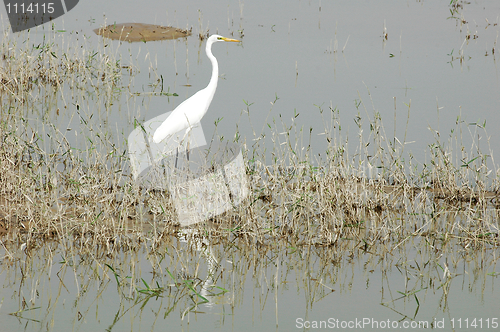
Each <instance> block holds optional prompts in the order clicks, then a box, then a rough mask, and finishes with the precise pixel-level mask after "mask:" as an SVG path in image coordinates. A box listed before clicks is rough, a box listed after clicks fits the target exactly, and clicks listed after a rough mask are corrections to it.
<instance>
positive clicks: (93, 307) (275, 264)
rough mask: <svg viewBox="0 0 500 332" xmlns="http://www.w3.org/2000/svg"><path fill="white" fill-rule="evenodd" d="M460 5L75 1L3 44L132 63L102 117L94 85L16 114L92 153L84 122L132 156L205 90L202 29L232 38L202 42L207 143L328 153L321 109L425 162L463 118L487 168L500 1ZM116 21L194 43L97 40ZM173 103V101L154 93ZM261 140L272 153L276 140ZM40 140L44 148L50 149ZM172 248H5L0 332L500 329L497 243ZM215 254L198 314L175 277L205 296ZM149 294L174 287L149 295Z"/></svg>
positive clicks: (496, 140) (496, 142) (494, 137)
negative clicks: (212, 80)
mask: <svg viewBox="0 0 500 332" xmlns="http://www.w3.org/2000/svg"><path fill="white" fill-rule="evenodd" d="M456 4H457V6H453V5H451V4H450V3H449V1H441V2H439V3H438V2H433V1H415V0H408V1H389V0H387V1H386V0H384V1H363V2H353V1H349V2H343V3H339V2H333V1H298V0H293V1H271V2H269V1H227V2H221V3H214V2H206V1H188V2H185V1H184V2H180V3H168V4H167V3H165V1H156V0H155V1H148V2H147V5H140V6H138V5H137V2H136V1H119V2H118V1H107V2H98V1H81V2H80V3H79V4H78V6H77V7H75V9H73V10H72V11H70V12H69V13H68V14H66V15H64V16H62V17H61V18H58V19H57V20H55V21H54V22H53V23H54V27H55V30H56V32H53V31H50V30H51V28H52V26H51V23H49V24H45V25H44V26H42V27H38V28H37V29H33V30H32V31H30V32H29V33H27V32H22V33H19V34H17V35H15V34H11V35H10V38H12V39H17V40H18V43H19V44H22V43H23V42H24V41H27V43H28V44H30V43H33V44H36V43H38V42H40V41H41V40H43V38H44V36H46V38H47V39H48V40H51V41H53V42H54V43H56V44H60V45H65V46H63V47H64V48H68V50H70V49H78V47H88V50H89V52H90V50H96V49H103V48H104V47H106V48H107V49H108V50H109V49H111V50H112V52H111V53H112V54H114V56H115V58H116V60H119V62H120V64H121V65H122V66H130V67H127V68H124V69H123V71H122V75H123V78H122V80H123V82H124V87H122V88H121V89H120V92H119V93H118V92H113V93H114V94H116V96H114V97H113V98H112V100H113V102H112V105H110V104H106V105H105V100H106V102H107V101H109V100H107V99H106V98H105V97H106V96H97V95H93V94H92V92H91V91H90V92H88V95H86V96H85V97H84V98H82V97H81V96H78V95H75V94H71V92H70V91H69V90H68V95H66V96H65V97H62V96H60V95H58V96H56V97H54V100H48V101H47V102H46V105H48V106H44V105H41V106H40V107H36V106H35V107H34V108H33V109H32V110H31V111H30V113H28V114H27V117H28V118H27V123H28V124H29V125H27V128H28V129H27V132H28V133H29V130H33V131H36V132H43V133H45V132H46V133H48V134H50V135H52V136H53V133H54V130H55V131H58V132H59V133H62V135H65V137H66V139H67V140H68V141H69V142H70V143H71V144H72V145H75V146H78V144H82V147H83V148H85V146H86V145H88V141H85V140H79V139H78V138H79V137H82V134H83V135H85V133H87V132H88V131H89V128H92V129H93V130H95V131H99V132H101V133H106V135H109V136H110V137H111V138H110V139H111V140H112V141H113V142H114V143H115V144H116V145H117V146H119V147H120V148H121V149H122V150H123V149H126V139H127V137H128V135H129V134H130V133H131V132H132V130H133V129H134V121H135V120H138V121H140V122H146V121H148V120H150V119H152V118H154V117H156V116H158V115H161V114H163V113H165V112H167V111H171V110H173V109H174V108H175V107H176V106H177V105H179V104H180V103H181V102H182V101H183V100H185V99H186V98H187V97H189V96H191V95H192V94H193V93H194V92H196V91H198V90H200V89H202V88H204V87H205V86H206V84H207V83H208V80H209V77H210V73H211V66H210V62H209V61H208V59H207V58H206V55H205V51H204V45H205V44H204V42H201V41H200V40H199V38H198V34H199V33H200V32H201V33H205V32H206V31H207V30H208V31H209V32H210V34H212V33H216V32H217V33H219V34H221V35H224V36H228V37H233V38H237V39H241V40H242V43H239V44H233V43H227V44H217V45H215V46H214V47H213V53H214V55H215V56H216V57H217V59H218V61H219V66H220V68H219V71H220V79H219V84H218V88H217V92H216V95H215V97H214V100H213V102H212V104H211V107H210V109H209V111H208V113H207V114H206V116H205V117H204V119H203V120H202V127H203V130H204V132H205V135H206V136H207V138H210V137H212V135H213V134H214V131H215V130H217V134H218V135H222V136H225V137H234V135H235V132H236V129H237V130H238V131H239V133H240V135H241V136H242V137H243V138H244V139H246V141H247V142H252V140H253V139H254V138H255V137H258V136H260V135H261V134H269V133H270V132H271V131H272V130H273V129H276V130H277V131H278V132H281V131H282V129H283V127H284V126H288V127H289V126H290V125H292V124H294V125H295V126H296V128H299V129H300V128H303V134H300V131H299V134H298V135H303V140H304V141H305V142H308V140H309V135H310V132H311V146H312V150H313V154H314V155H318V156H320V157H321V158H324V157H325V156H324V152H323V151H324V149H325V147H326V142H325V139H324V137H325V136H324V135H322V133H323V132H324V131H325V126H327V127H328V126H329V125H331V124H330V123H329V122H328V121H327V122H325V121H324V120H323V118H322V117H321V114H320V113H321V111H323V112H327V113H329V112H331V110H330V108H331V109H336V110H338V113H337V114H338V117H339V118H338V122H339V123H341V124H342V131H343V135H344V136H345V137H348V138H349V140H350V142H354V143H351V144H352V145H350V149H351V152H352V153H356V152H357V145H358V143H359V142H358V138H357V137H358V132H359V130H358V129H359V128H358V125H357V123H356V122H355V119H357V117H358V116H359V117H361V118H363V119H365V120H363V121H362V123H361V124H360V128H362V129H363V130H364V131H365V133H366V134H367V135H368V134H369V132H370V123H369V120H368V119H373V118H374V117H376V116H380V117H381V119H382V121H383V123H384V128H385V130H386V133H385V137H386V140H387V141H390V142H392V141H393V139H394V135H395V137H397V139H398V140H399V141H400V142H402V143H401V144H402V146H404V149H405V152H406V153H407V154H409V155H412V156H414V157H415V158H416V160H417V161H419V162H420V163H425V162H427V160H428V149H429V147H428V146H429V144H432V143H434V142H435V141H436V137H442V138H446V137H448V136H449V135H451V133H452V132H453V133H454V130H456V128H457V123H463V124H464V125H465V127H464V128H466V129H467V130H464V132H463V134H461V136H460V137H461V139H463V142H464V145H465V146H471V150H476V149H481V151H482V152H483V153H486V154H491V155H492V156H493V158H494V157H496V156H498V154H499V153H500V150H499V147H500V131H499V130H498V123H500V112H499V111H500V106H499V105H500V69H499V67H498V58H499V54H500V53H499V52H500V50H499V48H498V39H499V34H500V25H499V24H500V2H498V1H496V0H489V1H486V0H485V1H475V2H471V3H469V2H462V1H459V2H457V3H456ZM113 22H117V23H125V22H139V23H152V24H161V25H173V26H176V27H179V28H188V29H189V28H191V27H192V28H193V30H192V32H193V35H192V36H191V37H188V38H187V39H180V40H173V41H161V42H148V43H120V42H118V41H107V42H104V43H103V42H102V38H101V37H100V36H96V35H95V34H94V33H93V31H92V30H93V29H95V28H98V27H99V26H101V25H106V24H112V23H113ZM5 28H6V27H5ZM28 38H29V39H28ZM82 45H83V46H82ZM167 91H168V92H169V93H176V94H178V96H172V95H170V96H166V95H160V93H161V92H167ZM48 99H50V98H48ZM248 105H250V106H248ZM63 106H65V107H63ZM59 108H60V109H61V112H60V113H59ZM55 109H58V111H57V113H56V111H55ZM297 114H299V115H298V116H297ZM329 118H330V117H329V116H328V117H327V119H329ZM219 120H220V121H219ZM214 122H218V125H217V128H215V125H214ZM51 124H53V125H54V127H52V126H51ZM268 124H269V126H268ZM478 124H479V125H480V126H478ZM484 124H485V125H484ZM482 127H485V129H486V132H484V131H483V128H482ZM310 128H312V131H310ZM479 136H480V138H478V137H479ZM83 137H85V136H83ZM265 140H266V142H268V143H270V142H271V137H270V135H269V137H268V136H266V138H265ZM444 140H445V141H446V139H444ZM479 142H480V144H479ZM44 144H45V148H46V149H47V151H48V152H50V149H51V148H52V145H51V142H50V140H48V139H46V140H45V141H44ZM271 144H272V142H271ZM306 144H307V143H306ZM450 144H451V143H450ZM249 145H250V143H249ZM268 153H269V152H268ZM457 155H458V153H457ZM269 157H270V154H269ZM453 160H454V161H456V162H457V163H459V162H463V161H461V160H460V158H459V157H456V156H455V159H453ZM410 220H411V218H410ZM173 241H174V243H173V244H168V245H166V246H164V248H165V249H164V251H161V250H160V253H159V254H157V255H151V254H150V251H151V250H152V248H151V247H148V245H149V244H148V242H147V239H146V240H145V244H144V245H143V247H141V249H140V250H139V251H137V252H127V251H126V250H123V251H122V253H121V255H119V256H110V257H106V250H105V249H102V248H96V250H95V252H90V253H88V254H87V255H84V256H83V255H80V254H78V253H76V252H75V247H74V246H72V245H70V244H67V243H66V244H64V243H63V244H60V245H56V244H54V245H53V246H52V247H51V245H50V243H48V244H46V245H44V246H42V245H40V248H41V250H40V251H38V252H36V254H35V255H34V254H33V252H34V251H31V253H32V254H31V255H32V256H30V257H27V256H26V254H25V252H24V251H23V248H21V244H19V249H18V250H17V251H14V252H12V251H9V250H7V249H6V248H5V247H1V246H0V257H3V258H2V260H1V261H0V269H1V270H0V285H2V288H1V289H2V290H1V298H2V299H1V302H0V317H1V318H0V321H1V322H2V326H1V327H0V330H5V331H63V330H64V331H67V330H74V331H88V330H106V331H125V330H130V331H143V330H147V331H179V330H182V331H213V330H215V329H221V330H226V331H231V330H235V331H255V330H265V331H271V330H279V331H290V330H296V329H299V330H309V329H310V330H317V329H320V328H321V329H340V328H342V329H351V330H361V329H363V330H372V329H377V328H378V329H379V330H386V329H389V328H408V329H415V330H420V329H424V328H426V329H429V328H434V329H442V330H446V331H449V330H464V331H465V330H485V329H488V330H496V329H498V328H499V327H498V324H500V322H499V321H500V310H499V306H498V298H499V291H498V286H497V285H495V282H496V281H497V278H498V275H499V272H498V267H497V266H496V262H497V259H498V257H497V256H498V253H499V252H498V249H497V248H491V249H488V250H487V249H484V251H481V250H478V252H472V251H471V249H470V247H469V246H465V245H464V250H463V251H461V252H456V251H455V250H454V248H451V247H449V248H437V247H434V246H431V247H432V248H433V249H435V252H432V250H431V249H429V248H427V249H428V250H429V252H423V250H424V251H425V249H424V248H426V247H425V246H424V245H423V244H422V243H420V242H419V243H408V242H402V244H401V246H399V247H398V248H397V249H395V250H394V251H391V252H390V253H384V254H380V253H370V251H367V252H366V253H364V254H361V255H359V256H358V255H356V257H354V256H353V257H351V254H352V253H351V252H349V251H348V250H346V251H345V252H342V247H340V248H331V252H330V249H325V248H321V247H319V248H317V247H314V246H312V247H300V246H298V247H295V248H286V249H283V250H282V251H279V252H273V251H272V250H271V251H266V250H262V249H259V250H262V252H263V253H255V252H253V251H252V250H255V251H256V250H257V249H252V248H246V249H241V248H238V249H235V247H236V246H237V242H235V245H234V246H235V247H232V246H231V245H227V244H224V245H221V244H219V245H208V246H207V243H204V244H203V248H201V249H200V248H195V249H193V248H190V247H189V246H188V245H187V244H186V243H184V242H176V241H177V240H176V239H175V240H173ZM422 241H423V240H422ZM172 248H177V250H176V251H174V252H172V251H171V250H172ZM207 248H208V249H207ZM196 249H199V250H196ZM162 250H163V249H162ZM207 250H209V251H210V252H211V253H209V254H207ZM482 250H483V249H482ZM93 255H95V256H93ZM97 255H99V258H96V257H97ZM259 255H260V256H259ZM330 255H331V256H330ZM248 257H260V259H259V260H255V259H249V258H248ZM211 259H215V261H216V262H217V264H216V267H215V268H214V269H215V270H214V271H212V272H213V274H214V275H216V276H217V277H216V278H214V279H215V280H214V283H213V285H211V284H206V286H207V287H210V286H216V287H210V290H211V291H212V293H213V294H211V295H209V296H205V297H206V298H208V299H209V302H208V303H204V304H200V305H199V306H198V307H197V308H196V309H195V310H192V308H193V304H194V303H195V301H198V300H199V297H197V296H196V295H193V294H194V292H193V290H192V289H191V288H189V285H187V284H178V283H177V281H176V280H177V279H179V280H180V279H182V280H186V279H189V278H186V276H192V277H193V279H194V280H198V281H199V282H200V283H198V284H196V285H195V286H193V285H191V286H192V287H193V288H194V289H196V290H197V291H199V290H200V289H201V288H202V287H201V284H203V283H206V282H207V281H206V280H211V278H207V277H206V276H207V274H208V272H209V270H210V266H211V265H210V264H211V262H212V261H211ZM105 264H108V265H109V266H108V265H105ZM167 271H168V272H167ZM21 278H24V280H23V281H22V282H21V281H20V280H21ZM156 282H158V284H155V283H156ZM209 282H210V281H209ZM157 286H158V287H162V288H166V289H168V291H167V292H164V293H162V295H161V296H155V295H154V291H153V289H154V288H155V287H157ZM148 287H150V288H151V289H149V290H148ZM139 290H142V292H140V291H139ZM152 294H153V295H152ZM27 308H31V309H30V310H26V309H27ZM403 324H406V325H403ZM418 324H429V326H425V325H418ZM431 324H432V325H431ZM473 324H474V325H473ZM388 325H390V326H388ZM424 326H425V327H424Z"/></svg>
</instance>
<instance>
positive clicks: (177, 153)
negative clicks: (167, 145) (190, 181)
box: [175, 147, 179, 169]
mask: <svg viewBox="0 0 500 332" xmlns="http://www.w3.org/2000/svg"><path fill="white" fill-rule="evenodd" d="M178 159H179V147H177V149H176V153H175V168H176V169H177V160H178Z"/></svg>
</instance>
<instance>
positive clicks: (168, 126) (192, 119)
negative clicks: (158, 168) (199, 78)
mask: <svg viewBox="0 0 500 332" xmlns="http://www.w3.org/2000/svg"><path fill="white" fill-rule="evenodd" d="M208 104H209V102H208ZM207 109H208V105H207V96H206V91H205V89H203V90H200V91H198V92H197V93H195V94H194V95H192V96H191V97H190V98H188V99H186V100H184V101H183V102H182V103H181V104H180V105H179V106H177V107H176V109H175V110H174V111H173V112H172V114H170V116H169V117H168V118H167V119H166V120H165V121H163V123H162V124H161V125H160V126H159V127H158V129H156V131H155V133H154V135H153V141H154V142H155V143H159V142H161V141H163V140H164V139H165V138H166V137H168V136H172V135H173V134H175V133H177V132H179V131H181V130H185V129H187V128H189V127H192V126H194V125H195V124H197V123H199V122H200V121H201V118H202V117H203V115H205V113H206V111H207Z"/></svg>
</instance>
